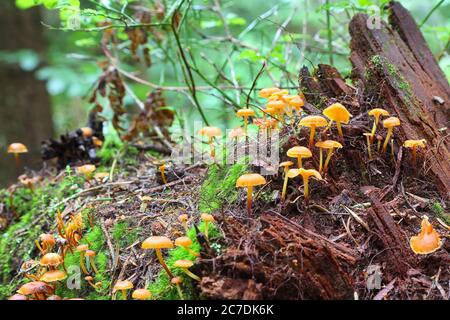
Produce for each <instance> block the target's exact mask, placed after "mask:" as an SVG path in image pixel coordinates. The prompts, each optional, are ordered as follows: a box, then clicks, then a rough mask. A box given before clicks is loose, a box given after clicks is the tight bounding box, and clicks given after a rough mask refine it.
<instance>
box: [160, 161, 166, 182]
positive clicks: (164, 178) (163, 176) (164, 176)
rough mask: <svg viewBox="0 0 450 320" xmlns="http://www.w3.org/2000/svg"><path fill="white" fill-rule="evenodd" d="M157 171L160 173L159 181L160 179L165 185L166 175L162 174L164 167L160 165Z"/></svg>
mask: <svg viewBox="0 0 450 320" xmlns="http://www.w3.org/2000/svg"><path fill="white" fill-rule="evenodd" d="M159 171H160V172H161V179H162V181H163V183H164V184H166V183H167V179H166V174H165V172H164V171H165V167H164V165H162V166H161V167H160V169H159Z"/></svg>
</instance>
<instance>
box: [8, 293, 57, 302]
mask: <svg viewBox="0 0 450 320" xmlns="http://www.w3.org/2000/svg"><path fill="white" fill-rule="evenodd" d="M8 300H18V301H19V300H28V298H27V296H24V295H23V294H18V293H16V294H14V295H12V296H11V297H9V298H8ZM47 300H48V299H47Z"/></svg>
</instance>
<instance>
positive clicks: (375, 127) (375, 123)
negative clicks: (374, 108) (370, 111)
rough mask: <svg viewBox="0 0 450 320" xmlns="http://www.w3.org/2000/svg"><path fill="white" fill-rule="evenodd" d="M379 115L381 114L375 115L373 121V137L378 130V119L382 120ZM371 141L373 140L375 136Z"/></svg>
mask: <svg viewBox="0 0 450 320" xmlns="http://www.w3.org/2000/svg"><path fill="white" fill-rule="evenodd" d="M379 117H380V116H375V121H374V122H373V126H372V131H371V132H370V133H371V134H372V137H373V135H375V131H377V125H378V121H379V120H380V118H379ZM371 141H373V138H372V140H371Z"/></svg>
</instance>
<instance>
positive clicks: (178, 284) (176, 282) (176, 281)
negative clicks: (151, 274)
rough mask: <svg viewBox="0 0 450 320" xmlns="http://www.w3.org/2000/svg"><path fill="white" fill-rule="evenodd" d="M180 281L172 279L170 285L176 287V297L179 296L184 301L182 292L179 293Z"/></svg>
mask: <svg viewBox="0 0 450 320" xmlns="http://www.w3.org/2000/svg"><path fill="white" fill-rule="evenodd" d="M181 281H182V280H181V278H180V277H173V278H172V280H170V283H172V284H174V285H175V286H176V288H177V292H178V295H179V296H180V299H181V300H184V297H183V292H182V291H181V287H180V283H181Z"/></svg>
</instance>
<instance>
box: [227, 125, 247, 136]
mask: <svg viewBox="0 0 450 320" xmlns="http://www.w3.org/2000/svg"><path fill="white" fill-rule="evenodd" d="M244 134H245V132H244V129H242V128H241V127H237V128H233V129H231V130H230V132H229V133H228V137H230V138H238V137H242V136H244Z"/></svg>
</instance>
